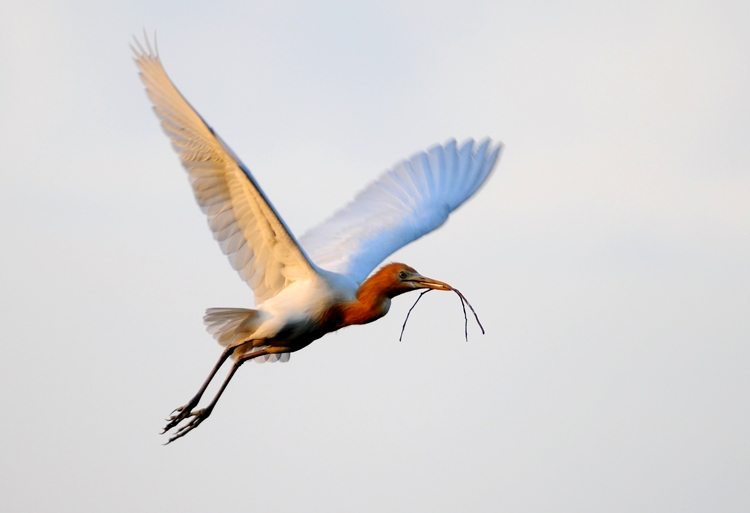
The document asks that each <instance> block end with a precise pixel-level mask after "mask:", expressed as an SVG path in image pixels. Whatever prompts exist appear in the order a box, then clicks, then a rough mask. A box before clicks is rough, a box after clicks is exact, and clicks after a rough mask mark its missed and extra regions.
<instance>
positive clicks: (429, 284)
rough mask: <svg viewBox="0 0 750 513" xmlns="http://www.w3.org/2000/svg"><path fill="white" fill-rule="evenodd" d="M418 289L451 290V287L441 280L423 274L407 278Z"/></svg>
mask: <svg viewBox="0 0 750 513" xmlns="http://www.w3.org/2000/svg"><path fill="white" fill-rule="evenodd" d="M409 281H410V282H412V283H414V284H415V285H416V286H417V288H420V289H435V290H453V287H451V286H450V285H448V284H447V283H443V282H442V281H437V280H432V279H430V278H425V277H424V276H415V277H414V278H412V279H410V280H409Z"/></svg>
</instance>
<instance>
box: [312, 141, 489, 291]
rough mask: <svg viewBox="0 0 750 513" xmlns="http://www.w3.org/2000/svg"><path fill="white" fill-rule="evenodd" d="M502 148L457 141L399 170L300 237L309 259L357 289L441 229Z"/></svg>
mask: <svg viewBox="0 0 750 513" xmlns="http://www.w3.org/2000/svg"><path fill="white" fill-rule="evenodd" d="M501 148H502V145H500V144H498V145H497V146H495V147H494V148H492V147H490V142H489V140H485V141H484V142H482V143H481V144H478V145H477V144H476V143H475V142H474V141H473V140H471V139H470V140H468V141H466V142H465V143H464V144H463V145H462V146H461V148H457V147H456V141H450V142H448V143H447V144H446V145H445V146H435V147H433V148H431V149H430V150H429V151H428V152H426V153H425V152H422V153H418V154H417V155H415V156H413V157H412V158H411V159H409V160H404V161H403V162H401V163H399V164H397V165H396V166H395V167H394V168H393V169H391V170H390V171H388V172H386V173H384V174H383V175H382V176H381V177H380V178H379V179H378V180H376V181H375V182H373V183H371V184H370V185H369V186H368V187H366V188H365V189H364V190H363V191H362V192H360V193H359V194H358V195H357V196H356V197H355V198H354V201H352V202H351V203H349V204H348V205H347V206H345V207H344V208H342V209H341V210H339V211H338V212H336V213H335V214H334V215H333V216H332V217H331V218H329V219H328V220H327V221H325V222H323V223H321V224H320V225H318V226H316V227H314V228H313V229H311V230H310V231H309V232H307V233H306V234H305V235H303V236H302V237H300V243H301V244H302V247H304V248H305V250H306V251H307V254H308V255H310V258H311V259H312V260H313V261H314V262H315V263H316V264H317V265H318V266H320V267H322V268H323V269H326V270H328V271H332V272H336V273H340V274H344V275H346V276H348V277H349V278H351V279H352V280H354V282H355V283H357V284H360V283H362V282H363V281H364V279H365V278H366V277H367V275H369V274H370V272H371V271H372V270H373V269H375V267H376V266H377V265H378V264H379V263H380V262H382V261H383V260H384V259H385V258H387V257H388V255H390V254H391V253H393V252H394V251H396V250H398V249H399V248H401V247H403V246H405V245H407V244H409V243H410V242H412V241H414V240H416V239H418V238H419V237H421V236H423V235H426V234H428V233H430V232H431V231H433V230H435V229H436V228H438V227H439V226H440V225H442V224H443V223H444V222H445V221H446V220H447V219H448V216H449V215H450V213H451V212H453V211H454V210H456V209H457V208H458V207H459V206H461V204H462V203H464V202H465V201H466V200H467V199H469V198H470V197H471V196H472V195H473V194H474V193H475V192H476V191H477V190H478V189H479V187H480V186H481V185H482V184H483V183H484V181H485V180H486V179H487V177H488V176H489V174H490V172H491V171H492V169H493V166H494V164H495V162H496V161H497V157H498V155H499V154H500V149H501Z"/></svg>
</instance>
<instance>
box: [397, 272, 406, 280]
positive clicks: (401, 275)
mask: <svg viewBox="0 0 750 513" xmlns="http://www.w3.org/2000/svg"><path fill="white" fill-rule="evenodd" d="M398 277H399V279H401V280H405V279H406V271H399V272H398Z"/></svg>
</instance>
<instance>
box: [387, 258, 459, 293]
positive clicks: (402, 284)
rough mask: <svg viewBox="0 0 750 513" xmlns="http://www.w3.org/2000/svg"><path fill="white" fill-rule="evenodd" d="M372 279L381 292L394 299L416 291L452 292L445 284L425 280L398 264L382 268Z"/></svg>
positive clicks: (404, 265)
mask: <svg viewBox="0 0 750 513" xmlns="http://www.w3.org/2000/svg"><path fill="white" fill-rule="evenodd" d="M373 278H377V281H378V282H379V285H380V286H381V287H382V289H383V292H384V293H385V294H386V295H387V296H388V297H396V296H398V295H399V294H403V293H404V292H409V291H411V290H416V289H434V290H453V287H451V286H450V285H448V284H447V283H443V282H442V281H438V280H433V279H431V278H426V277H424V276H422V275H421V274H419V273H418V272H417V271H416V269H414V268H413V267H409V266H408V265H406V264H400V263H393V264H388V265H385V266H383V267H382V268H380V270H379V271H378V272H377V273H375V276H373Z"/></svg>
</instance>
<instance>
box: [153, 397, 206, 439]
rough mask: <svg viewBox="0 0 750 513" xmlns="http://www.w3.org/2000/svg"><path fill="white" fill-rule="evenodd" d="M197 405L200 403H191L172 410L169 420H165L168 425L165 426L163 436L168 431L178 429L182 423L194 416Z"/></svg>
mask: <svg viewBox="0 0 750 513" xmlns="http://www.w3.org/2000/svg"><path fill="white" fill-rule="evenodd" d="M197 405H198V401H190V402H189V403H187V404H186V405H184V406H180V407H179V408H175V409H174V410H172V413H171V414H170V415H169V418H168V419H165V420H166V421H167V425H166V426H164V429H163V430H162V432H161V434H162V435H163V434H164V433H166V432H167V431H169V430H171V429H172V428H174V427H176V426H177V425H178V424H179V423H180V422H182V421H183V420H185V419H187V418H188V417H190V416H191V415H192V414H193V408H195V407H196V406H197Z"/></svg>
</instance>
